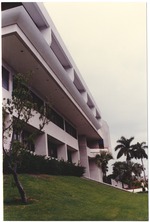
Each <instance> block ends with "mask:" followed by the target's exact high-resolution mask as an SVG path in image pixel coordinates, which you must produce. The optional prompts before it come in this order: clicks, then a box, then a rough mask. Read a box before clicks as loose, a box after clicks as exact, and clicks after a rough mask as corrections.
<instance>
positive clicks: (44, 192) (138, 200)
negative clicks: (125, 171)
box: [4, 175, 148, 221]
mask: <svg viewBox="0 0 150 222" xmlns="http://www.w3.org/2000/svg"><path fill="white" fill-rule="evenodd" d="M20 180H21V182H22V184H23V186H24V188H25V190H26V193H27V196H28V204H27V205H23V204H21V202H20V200H19V195H18V191H17V190H16V187H15V186H14V185H13V179H12V177H11V176H6V175H5V176H4V220H7V221H13V220H15V221H18V220H19V221H22V220H29V221H42V220H46V221H51V220H52V221H56V220H59V221H60V220H65V221H68V220H70V221H72V220H75V221H81V220H85V221H87V220H90V221H93V220H95V221H96V220H97V221H106V220H107V221H118V220H119V221H122V220H123V221H147V220H148V195H147V194H134V193H129V192H124V191H120V190H118V189H115V188H112V187H109V186H106V185H103V184H99V183H97V182H94V181H89V180H85V179H82V178H78V177H69V176H68V177H67V176H48V175H20Z"/></svg>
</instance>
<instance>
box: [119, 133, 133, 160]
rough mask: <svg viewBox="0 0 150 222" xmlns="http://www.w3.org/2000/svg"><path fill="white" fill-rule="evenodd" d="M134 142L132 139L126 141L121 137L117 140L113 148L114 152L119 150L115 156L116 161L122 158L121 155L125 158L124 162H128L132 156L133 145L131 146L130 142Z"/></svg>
mask: <svg viewBox="0 0 150 222" xmlns="http://www.w3.org/2000/svg"><path fill="white" fill-rule="evenodd" d="M133 140H134V137H131V138H129V139H126V138H125V137H124V136H122V137H121V138H120V139H119V140H117V143H119V144H118V145H117V146H116V147H115V151H117V150H119V152H118V154H117V159H118V158H120V157H122V156H123V155H124V156H125V157H126V161H127V162H129V161H130V160H131V158H132V156H133V154H132V153H133V145H131V142H132V141H133Z"/></svg>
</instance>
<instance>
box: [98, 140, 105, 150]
mask: <svg viewBox="0 0 150 222" xmlns="http://www.w3.org/2000/svg"><path fill="white" fill-rule="evenodd" d="M99 148H104V141H103V139H100V140H99Z"/></svg>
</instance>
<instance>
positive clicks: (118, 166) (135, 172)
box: [113, 161, 143, 186]
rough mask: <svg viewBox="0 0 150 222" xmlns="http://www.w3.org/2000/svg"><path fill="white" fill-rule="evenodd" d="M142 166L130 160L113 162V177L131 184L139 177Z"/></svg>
mask: <svg viewBox="0 0 150 222" xmlns="http://www.w3.org/2000/svg"><path fill="white" fill-rule="evenodd" d="M142 170H143V167H142V165H141V164H137V163H134V162H131V161H128V162H126V161H123V162H121V161H118V162H115V163H114V164H113V178H114V179H115V180H116V181H121V182H123V183H126V184H128V185H129V186H131V185H132V184H134V181H135V180H136V181H137V179H138V177H140V175H141V173H142Z"/></svg>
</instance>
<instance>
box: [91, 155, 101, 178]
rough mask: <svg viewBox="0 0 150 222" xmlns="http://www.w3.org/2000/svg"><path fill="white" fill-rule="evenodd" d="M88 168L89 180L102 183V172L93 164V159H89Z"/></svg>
mask: <svg viewBox="0 0 150 222" xmlns="http://www.w3.org/2000/svg"><path fill="white" fill-rule="evenodd" d="M89 165H90V166H89V168H90V178H91V179H93V180H96V181H99V182H102V181H103V178H102V176H103V174H102V170H101V169H100V168H98V166H97V164H96V163H95V160H94V159H90V161H89Z"/></svg>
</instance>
